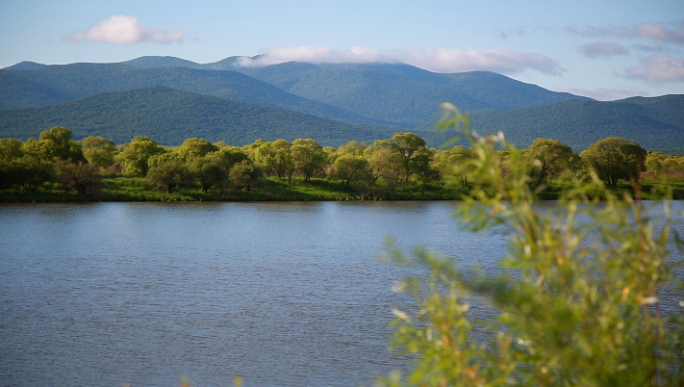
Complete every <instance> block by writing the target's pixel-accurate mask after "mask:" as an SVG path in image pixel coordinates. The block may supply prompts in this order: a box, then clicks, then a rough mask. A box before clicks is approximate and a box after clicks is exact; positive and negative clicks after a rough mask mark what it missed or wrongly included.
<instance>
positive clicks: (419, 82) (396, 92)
mask: <svg viewBox="0 0 684 387" xmlns="http://www.w3.org/2000/svg"><path fill="white" fill-rule="evenodd" d="M236 71H240V72H243V73H245V74H247V75H250V76H252V77H254V78H257V79H260V80H262V81H264V82H267V83H270V84H272V85H275V86H277V87H279V88H281V89H283V90H286V91H288V92H290V93H292V94H295V95H299V96H301V97H304V98H307V99H312V100H316V101H321V102H324V103H326V104H329V105H332V106H336V107H339V108H341V109H344V110H347V111H350V112H352V113H356V114H358V115H362V116H365V117H370V118H374V119H378V120H383V121H389V122H393V123H395V124H397V125H400V126H403V127H415V126H418V125H423V124H427V123H430V122H433V121H434V119H435V111H436V110H437V108H438V107H439V105H440V104H441V103H442V102H451V103H452V104H454V105H456V106H457V107H458V108H459V109H461V110H462V111H467V112H473V113H478V112H487V111H494V110H507V109H515V108H521V107H532V106H539V105H545V104H548V103H553V102H559V101H563V100H566V99H587V100H588V98H586V97H580V96H576V95H572V94H569V93H556V92H552V91H549V90H546V89H543V88H541V87H539V86H535V85H529V84H526V83H523V82H519V81H516V80H513V79H511V78H508V77H506V76H503V75H500V74H495V73H492V72H486V71H474V72H467V73H455V74H440V73H433V72H430V71H427V70H422V69H419V68H417V67H413V66H409V65H405V64H309V63H296V62H290V63H283V64H278V65H272V66H266V67H236Z"/></svg>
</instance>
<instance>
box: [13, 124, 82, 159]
mask: <svg viewBox="0 0 684 387" xmlns="http://www.w3.org/2000/svg"><path fill="white" fill-rule="evenodd" d="M26 146H29V147H30V150H29V151H28V152H27V153H31V154H33V155H34V156H35V157H40V158H42V159H43V160H47V161H54V160H64V161H69V162H72V163H79V162H87V160H86V158H85V156H84V155H83V149H82V148H81V145H80V144H78V143H77V142H76V141H74V140H72V139H71V130H69V129H67V128H65V127H63V126H55V127H52V128H51V129H50V130H46V131H43V132H41V133H40V138H39V140H38V141H33V142H32V141H27V142H26V144H25V147H26Z"/></svg>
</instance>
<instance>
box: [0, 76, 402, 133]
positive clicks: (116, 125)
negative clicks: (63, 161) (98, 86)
mask: <svg viewBox="0 0 684 387" xmlns="http://www.w3.org/2000/svg"><path fill="white" fill-rule="evenodd" d="M56 125H61V126H66V127H67V128H69V129H71V130H72V132H73V133H74V138H76V139H81V138H83V137H87V136H103V137H106V138H110V139H112V140H114V141H115V142H116V143H119V144H121V143H124V142H127V141H130V140H131V139H132V138H133V137H134V136H138V135H142V136H149V137H150V138H152V139H154V140H155V141H157V142H159V143H162V144H166V145H178V144H180V143H182V142H183V141H184V140H185V139H187V138H191V137H200V138H205V139H207V140H209V141H212V142H215V141H221V140H223V141H225V142H226V143H228V144H232V145H244V144H248V143H252V142H254V141H255V140H256V139H258V138H261V139H263V140H265V141H272V140H276V139H278V138H284V139H286V140H288V141H292V140H294V139H297V138H313V139H315V140H316V141H318V142H319V143H321V144H322V145H334V146H338V145H341V144H344V143H346V142H347V141H349V140H357V141H368V142H372V141H374V140H376V139H384V138H389V137H391V136H392V135H393V134H394V133H395V132H397V131H400V130H397V129H391V128H386V127H377V126H354V125H347V124H343V123H340V122H336V121H331V120H327V119H324V118H320V117H315V116H311V115H307V114H303V113H298V112H294V111H291V110H286V109H281V108H277V107H266V106H260V105H255V104H250V103H244V102H238V101H231V100H227V99H224V98H218V97H212V96H207V95H203V94H196V93H189V92H183V91H178V90H174V89H171V88H167V87H163V86H153V87H148V88H142V89H136V90H129V91H120V92H113V93H103V94H97V95H93V96H88V97H86V98H83V99H79V100H76V101H70V102H65V103H61V104H56V105H51V106H45V107H37V108H25V109H13V110H10V109H5V110H0V138H4V137H14V138H18V139H21V140H26V139H28V138H29V137H33V138H37V137H38V135H39V134H40V132H41V131H44V130H48V129H49V128H51V127H52V126H56Z"/></svg>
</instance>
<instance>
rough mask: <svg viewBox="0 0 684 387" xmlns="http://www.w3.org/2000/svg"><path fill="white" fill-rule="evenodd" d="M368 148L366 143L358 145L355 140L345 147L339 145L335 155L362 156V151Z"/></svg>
mask: <svg viewBox="0 0 684 387" xmlns="http://www.w3.org/2000/svg"><path fill="white" fill-rule="evenodd" d="M367 147H368V146H367V145H366V143H364V142H362V143H360V144H359V143H358V142H356V141H355V140H351V141H349V142H348V143H346V144H345V145H340V147H339V148H337V154H338V155H340V156H341V155H346V154H351V155H354V156H363V151H364V150H366V148H367Z"/></svg>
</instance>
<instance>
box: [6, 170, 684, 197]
mask: <svg viewBox="0 0 684 387" xmlns="http://www.w3.org/2000/svg"><path fill="white" fill-rule="evenodd" d="M568 187H569V183H564V182H554V183H552V184H550V185H549V186H547V187H545V188H544V189H543V190H540V191H539V192H538V197H539V198H540V199H542V200H555V199H557V198H558V197H559V195H560V193H561V192H562V191H563V190H564V189H566V188H568ZM666 187H671V188H672V189H673V192H674V195H673V196H674V198H675V199H678V200H684V181H669V180H656V179H650V180H645V181H644V184H643V188H642V191H643V193H644V194H643V197H644V198H646V199H657V198H659V197H661V196H662V193H663V192H665V189H666ZM616 191H624V192H630V193H631V192H632V188H631V186H630V185H629V184H624V185H622V186H619V187H617V188H616ZM467 192H468V190H467V189H464V188H463V187H462V186H461V185H459V184H458V182H456V181H455V180H447V181H443V182H440V183H438V184H427V185H423V184H417V183H409V184H403V185H398V186H395V187H388V186H383V185H378V186H373V187H367V186H360V185H356V186H345V185H344V184H342V182H341V181H338V180H327V179H317V178H314V179H312V180H311V181H309V182H305V181H304V179H303V178H298V177H295V178H293V180H292V181H291V182H288V181H287V180H279V179H278V178H275V177H269V178H265V179H261V180H259V181H258V182H257V183H256V184H255V185H254V186H253V187H252V188H251V189H250V190H249V191H245V190H244V189H225V190H221V189H219V188H217V187H213V188H211V189H210V190H208V191H207V192H202V191H201V190H200V189H199V186H196V187H193V186H190V187H184V188H180V189H177V190H175V191H174V192H172V193H169V194H167V193H166V192H165V191H164V190H161V189H154V188H152V187H151V186H150V185H149V184H148V183H147V182H146V181H145V179H144V178H139V177H123V176H109V177H105V178H104V179H103V187H102V190H101V192H100V193H99V194H97V195H91V196H79V195H78V194H77V193H76V192H75V191H66V192H65V191H64V189H63V187H62V186H61V185H60V184H58V183H45V184H43V185H42V186H40V187H39V188H38V189H37V190H36V191H35V192H30V193H22V192H21V191H19V190H18V189H5V190H0V203H60V202H66V203H68V202H127V201H135V202H173V201H178V202H183V201H335V200H371V201H372V200H458V199H460V198H461V197H462V196H463V195H464V194H467Z"/></svg>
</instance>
